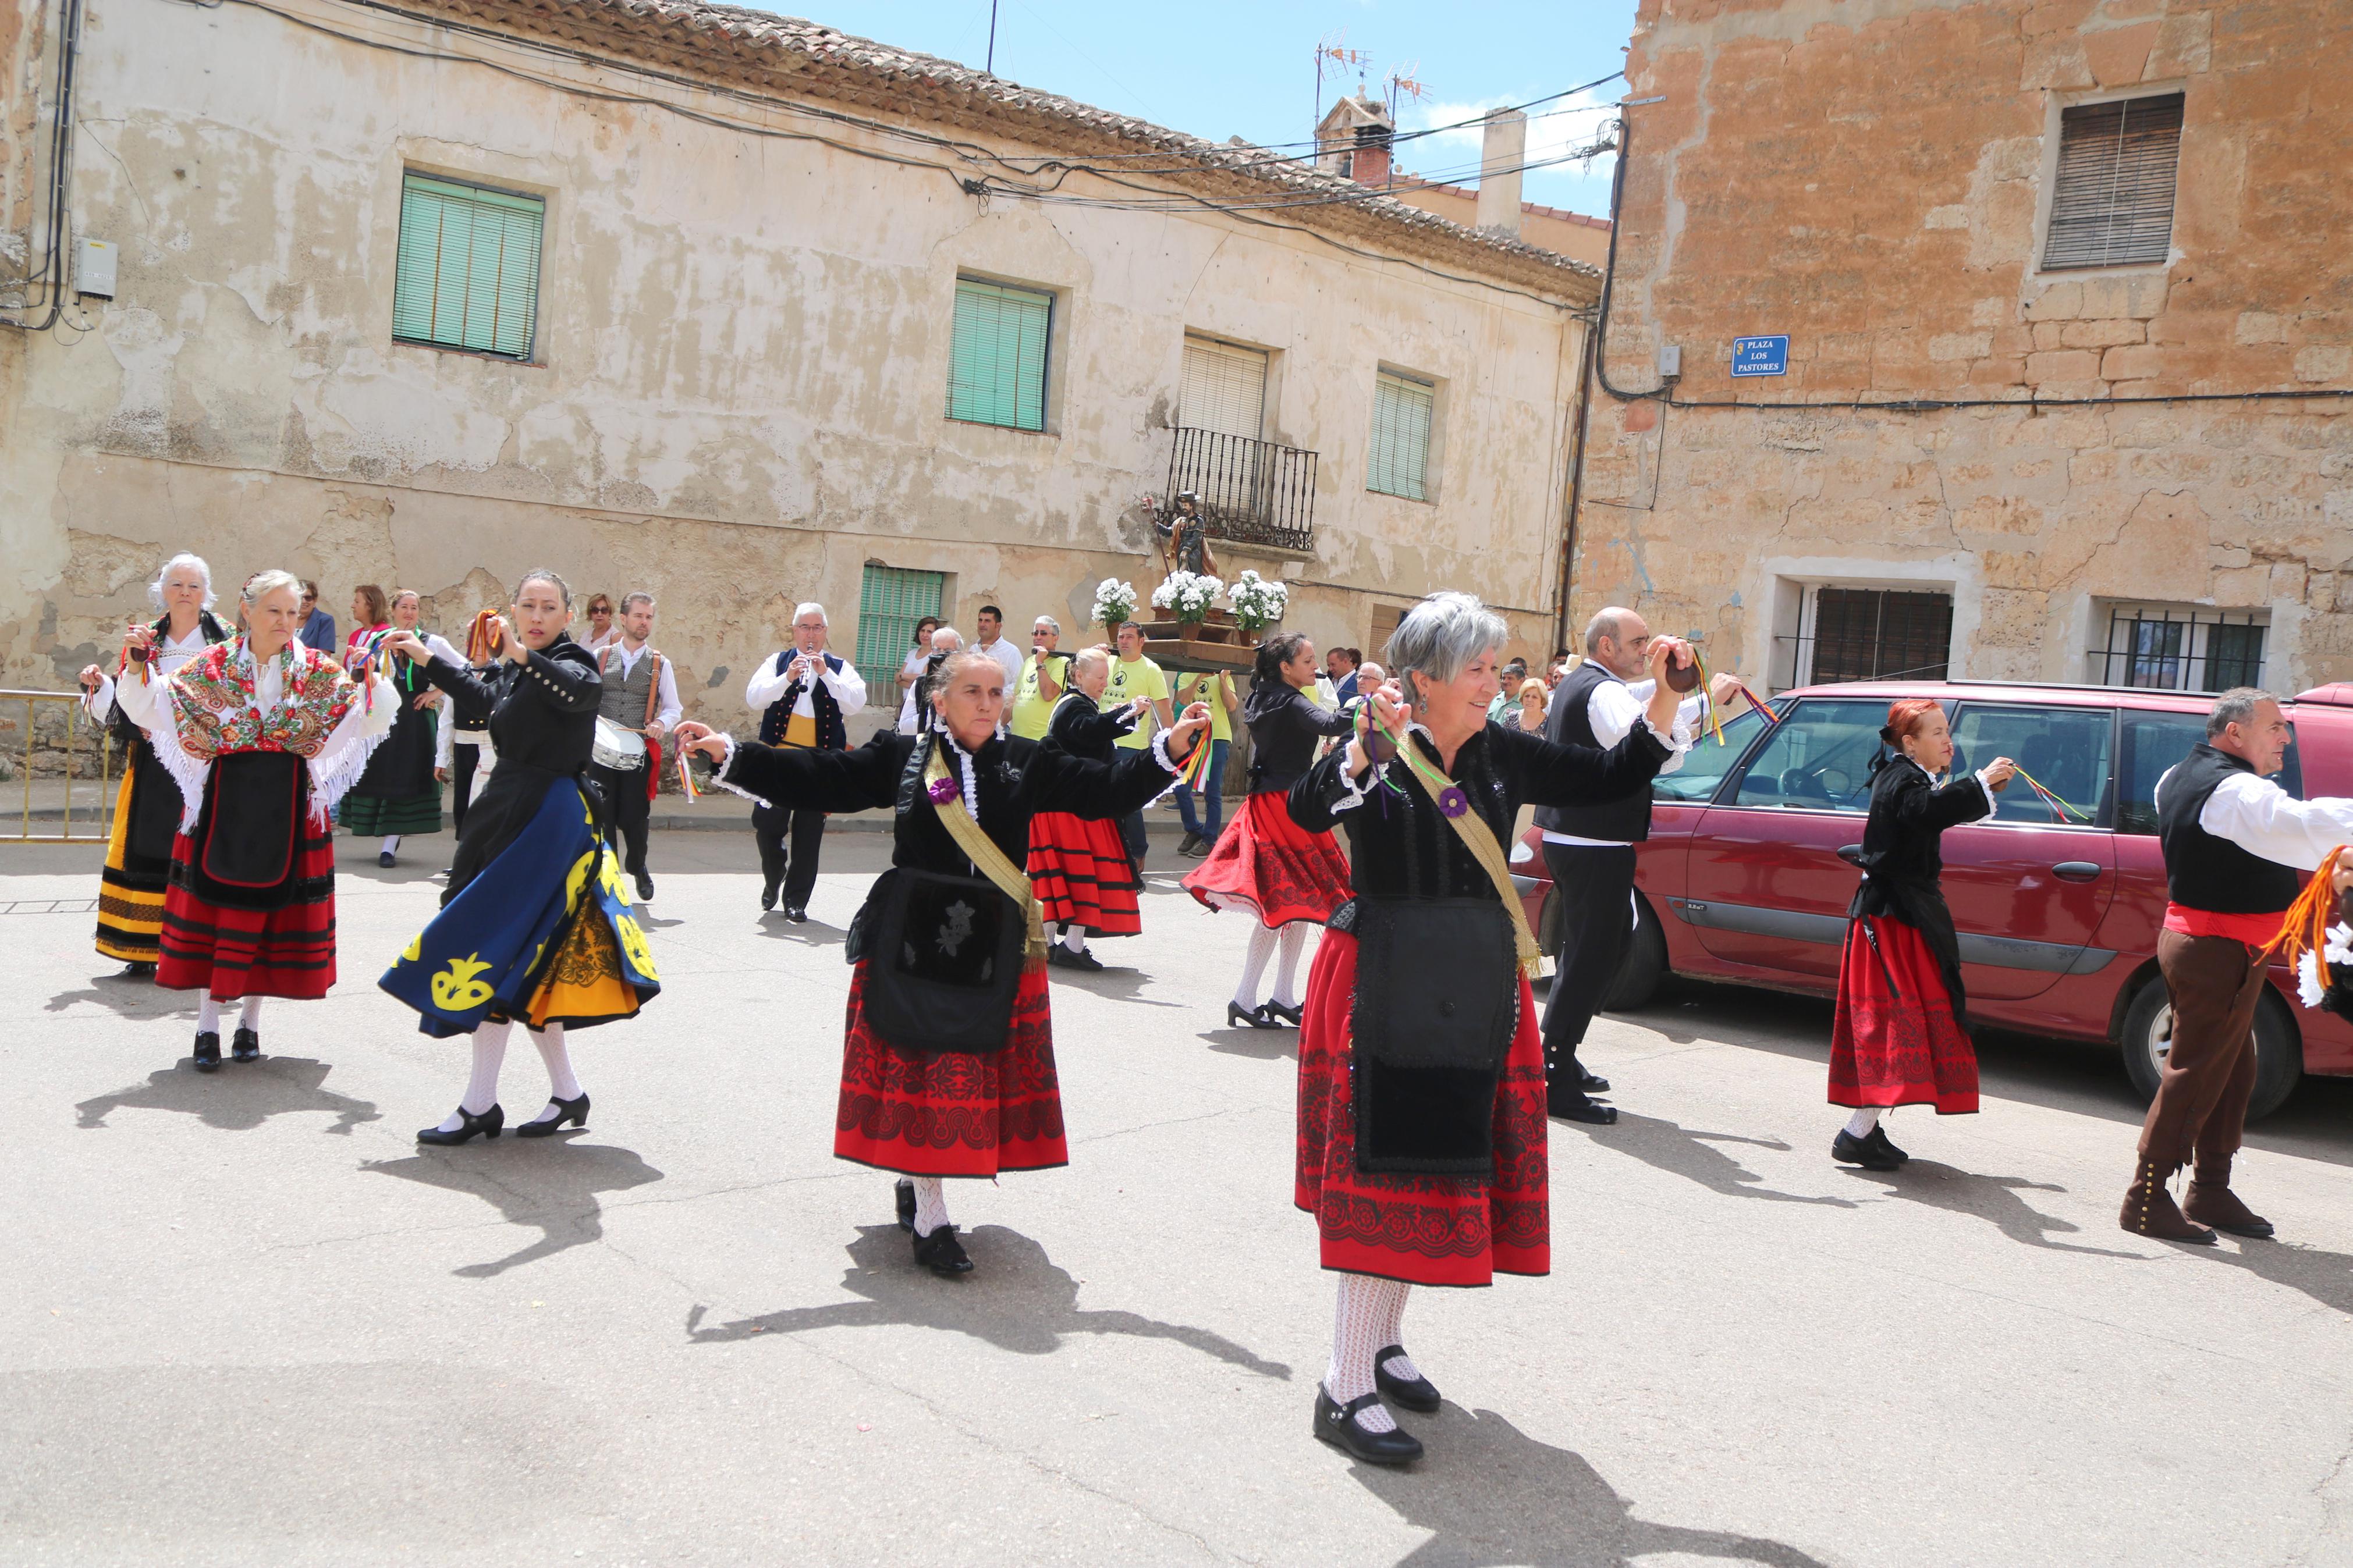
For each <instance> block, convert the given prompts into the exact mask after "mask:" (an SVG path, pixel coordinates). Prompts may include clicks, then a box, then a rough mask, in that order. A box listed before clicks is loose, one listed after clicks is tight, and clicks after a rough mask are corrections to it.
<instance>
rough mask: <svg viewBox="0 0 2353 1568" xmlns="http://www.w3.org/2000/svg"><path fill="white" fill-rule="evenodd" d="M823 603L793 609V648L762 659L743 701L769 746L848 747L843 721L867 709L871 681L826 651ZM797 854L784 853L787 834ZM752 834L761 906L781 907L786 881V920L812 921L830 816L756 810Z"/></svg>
mask: <svg viewBox="0 0 2353 1568" xmlns="http://www.w3.org/2000/svg"><path fill="white" fill-rule="evenodd" d="M826 632H827V626H826V618H825V606H824V605H801V606H800V607H799V608H798V609H797V610H795V611H794V612H793V646H792V647H788V648H786V649H785V650H784V651H783V652H782V653H779V654H777V655H776V657H775V658H770V659H768V660H766V661H765V662H764V663H763V664H762V665H761V666H760V668H758V669H757V670H756V671H754V673H753V676H752V680H751V683H750V684H749V685H748V686H746V687H744V705H745V706H747V707H749V708H750V709H752V710H753V711H754V712H756V713H758V714H759V715H760V743H761V744H762V745H764V746H814V747H816V748H818V750H820V751H827V752H839V751H845V750H847V749H848V748H849V731H847V730H846V729H845V728H844V726H843V724H842V721H843V720H844V719H847V718H849V716H850V715H851V714H853V713H856V712H858V711H859V710H861V709H863V708H864V707H865V706H866V680H865V678H864V677H863V676H861V675H860V674H859V673H858V669H857V667H856V666H854V665H852V664H850V663H849V661H848V660H847V659H844V658H842V657H841V656H840V655H839V654H831V653H828V652H826V651H825V639H826ZM788 833H789V834H790V836H791V838H792V852H791V854H790V855H789V856H787V855H786V851H785V840H786V835H787V834H788ZM752 836H753V837H754V839H756V840H757V841H758V843H759V846H760V908H761V910H762V911H763V912H765V911H766V910H773V909H775V908H776V891H777V887H778V884H780V883H781V884H782V885H783V889H784V897H785V919H786V920H788V921H792V922H793V923H794V924H796V925H797V924H799V923H800V922H801V921H805V920H807V919H808V901H809V895H810V894H811V893H813V892H815V891H816V890H817V861H818V850H819V849H820V848H821V847H823V845H824V843H825V813H823V812H821V811H786V810H784V809H782V808H780V807H777V806H773V805H758V806H754V807H753V809H752Z"/></svg>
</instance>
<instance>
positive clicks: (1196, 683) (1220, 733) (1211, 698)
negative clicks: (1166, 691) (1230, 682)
mask: <svg viewBox="0 0 2353 1568" xmlns="http://www.w3.org/2000/svg"><path fill="white" fill-rule="evenodd" d="M1227 679H1230V678H1229V677H1227V676H1222V675H1180V676H1178V677H1177V678H1176V717H1177V718H1179V719H1182V718H1184V717H1185V710H1186V709H1187V708H1190V707H1191V706H1193V704H1194V703H1196V702H1206V703H1208V705H1209V740H1210V742H1211V743H1213V744H1214V743H1215V742H1219V741H1230V740H1232V739H1233V738H1234V716H1233V714H1232V713H1231V712H1230V711H1229V710H1227V708H1226V694H1225V693H1224V692H1222V691H1220V690H1219V689H1218V688H1219V684H1220V683H1222V682H1223V681H1225V680H1227Z"/></svg>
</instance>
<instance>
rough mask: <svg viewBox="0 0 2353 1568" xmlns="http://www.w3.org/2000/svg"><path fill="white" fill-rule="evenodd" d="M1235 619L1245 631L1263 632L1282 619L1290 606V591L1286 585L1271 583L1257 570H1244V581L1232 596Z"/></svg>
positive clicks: (1237, 585) (1242, 580)
mask: <svg viewBox="0 0 2353 1568" xmlns="http://www.w3.org/2000/svg"><path fill="white" fill-rule="evenodd" d="M1231 602H1232V605H1233V606H1234V619H1235V620H1237V621H1239V622H1240V623H1241V627H1242V629H1243V630H1244V631H1248V632H1255V631H1262V630H1264V629H1265V628H1266V627H1268V626H1272V625H1274V624H1275V622H1277V621H1279V620H1281V619H1282V613H1283V611H1285V610H1286V609H1288V608H1290V607H1291V589H1290V586H1289V585H1288V584H1283V583H1270V582H1268V581H1267V580H1266V579H1265V578H1263V577H1261V576H1260V575H1259V574H1257V573H1256V572H1254V571H1248V570H1245V571H1244V572H1243V573H1242V577H1241V581H1240V582H1239V583H1236V584H1234V591H1233V596H1232V600H1231Z"/></svg>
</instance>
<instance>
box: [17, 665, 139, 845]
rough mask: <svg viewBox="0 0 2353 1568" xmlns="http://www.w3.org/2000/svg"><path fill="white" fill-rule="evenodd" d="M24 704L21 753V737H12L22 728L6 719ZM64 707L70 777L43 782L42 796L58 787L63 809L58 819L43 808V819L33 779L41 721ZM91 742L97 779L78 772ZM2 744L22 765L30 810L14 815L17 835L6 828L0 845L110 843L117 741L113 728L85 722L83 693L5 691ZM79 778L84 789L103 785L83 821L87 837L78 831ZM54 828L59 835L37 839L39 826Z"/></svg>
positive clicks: (66, 772)
mask: <svg viewBox="0 0 2353 1568" xmlns="http://www.w3.org/2000/svg"><path fill="white" fill-rule="evenodd" d="M18 702H21V703H23V704H24V715H25V716H24V721H23V726H24V731H25V734H24V746H23V749H22V750H21V752H20V751H19V750H18V748H17V746H16V744H15V743H14V742H16V737H15V736H13V735H9V734H8V733H7V731H10V730H13V729H15V728H16V727H17V721H16V720H14V719H11V718H9V717H7V716H6V711H7V709H8V708H9V707H10V706H12V705H14V704H16V703H18ZM58 704H62V705H63V706H64V708H65V715H64V717H65V724H64V731H65V746H64V752H65V768H64V772H63V774H62V776H61V777H59V778H58V779H55V780H50V779H42V780H40V781H38V782H39V783H40V784H41V785H42V786H43V787H42V790H41V793H42V794H43V795H47V793H48V788H49V786H50V785H51V784H55V786H56V787H57V792H58V797H59V801H60V805H59V806H58V808H57V810H56V811H55V812H54V813H53V812H52V810H51V808H49V807H48V806H47V805H43V806H42V807H40V808H39V813H40V814H39V816H38V817H36V816H35V815H34V812H35V807H34V805H33V795H34V784H35V783H36V781H35V779H34V777H33V759H34V756H35V754H36V752H37V750H38V744H39V740H40V730H41V725H40V722H39V720H40V715H41V710H42V709H43V708H44V707H47V706H55V705H58ZM55 728H56V726H54V725H52V726H51V729H52V730H53V731H54V730H55ZM85 737H88V743H89V749H90V751H91V752H94V753H95V758H94V760H95V762H96V764H97V772H96V773H95V774H94V775H91V774H87V773H81V772H80V771H79V768H78V766H77V764H78V763H79V761H80V757H81V751H82V742H83V740H84V738H85ZM0 742H5V752H6V753H7V755H8V756H9V758H10V760H11V761H13V762H14V763H16V768H17V771H18V772H19V773H22V774H23V775H24V777H23V783H24V804H23V805H22V807H21V808H20V809H19V810H18V811H16V812H15V813H10V814H8V815H13V816H16V829H17V830H16V832H15V833H9V832H7V831H5V828H0V843H8V842H14V843H19V844H103V843H105V842H106V839H107V837H108V835H110V834H111V833H112V832H113V830H114V796H115V790H114V788H113V787H112V786H113V784H114V782H115V780H114V735H113V732H112V731H111V730H110V729H108V727H107V726H105V725H103V724H95V723H91V722H90V721H88V720H87V719H86V718H85V717H84V715H83V711H82V700H81V693H79V692H78V691H10V690H0ZM77 778H79V779H80V780H81V782H84V783H89V782H92V780H93V778H94V782H95V783H96V784H98V798H97V800H96V801H94V802H93V803H91V805H90V808H89V810H88V811H87V812H86V813H85V814H84V818H83V819H84V820H85V821H87V822H88V823H89V824H90V830H89V831H88V832H82V833H77V832H75V831H74V799H73V797H74V784H75V783H76V781H77ZM36 826H40V827H48V826H55V827H56V831H55V832H47V833H36V832H35V831H34V828H35V827H36Z"/></svg>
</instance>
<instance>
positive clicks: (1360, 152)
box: [1348, 123, 1390, 185]
mask: <svg viewBox="0 0 2353 1568" xmlns="http://www.w3.org/2000/svg"><path fill="white" fill-rule="evenodd" d="M1389 134H1390V133H1389V128H1388V126H1387V125H1386V124H1380V123H1375V124H1370V125H1359V126H1357V127H1356V155H1355V156H1354V157H1352V158H1350V159H1349V161H1348V177H1349V178H1350V179H1352V180H1354V181H1356V184H1360V185H1386V184H1388V183H1389Z"/></svg>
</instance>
